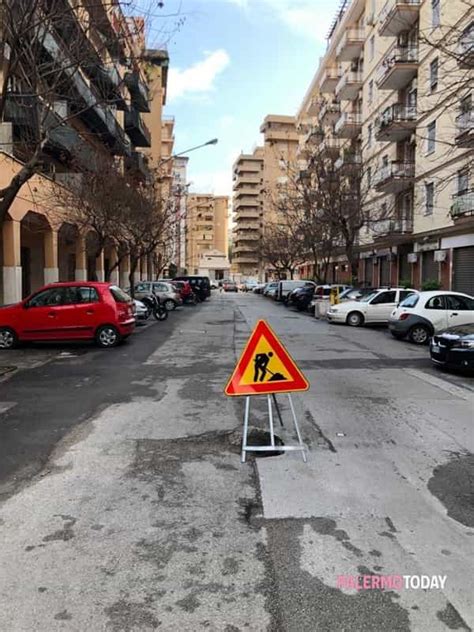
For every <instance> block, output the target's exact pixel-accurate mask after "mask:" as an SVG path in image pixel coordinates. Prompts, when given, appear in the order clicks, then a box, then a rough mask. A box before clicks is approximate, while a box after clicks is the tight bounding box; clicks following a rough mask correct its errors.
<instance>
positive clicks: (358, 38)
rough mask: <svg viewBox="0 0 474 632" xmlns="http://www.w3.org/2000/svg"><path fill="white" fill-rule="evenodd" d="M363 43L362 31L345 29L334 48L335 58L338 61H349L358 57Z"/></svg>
mask: <svg viewBox="0 0 474 632" xmlns="http://www.w3.org/2000/svg"><path fill="white" fill-rule="evenodd" d="M364 42H365V32H364V29H346V31H345V32H344V34H343V36H342V37H341V41H340V42H339V44H338V46H337V48H336V57H337V59H338V60H339V61H351V59H354V58H355V57H359V55H360V54H361V52H362V50H363V48H364Z"/></svg>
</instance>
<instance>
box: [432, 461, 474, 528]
mask: <svg viewBox="0 0 474 632" xmlns="http://www.w3.org/2000/svg"><path fill="white" fill-rule="evenodd" d="M473 479H474V454H470V453H467V454H456V455H455V456H454V458H453V459H451V461H448V462H447V463H445V464H444V465H438V467H435V469H434V470H433V476H432V477H431V478H430V480H429V481H428V489H429V490H430V492H431V493H432V494H433V496H436V498H437V499H438V500H439V501H440V502H442V503H443V505H444V506H445V507H446V510H447V512H448V516H449V517H450V518H452V519H453V520H456V521H457V522H460V523H461V524H463V525H466V527H474V502H473V501H474V492H473V489H472V481H473Z"/></svg>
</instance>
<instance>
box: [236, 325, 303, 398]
mask: <svg viewBox="0 0 474 632" xmlns="http://www.w3.org/2000/svg"><path fill="white" fill-rule="evenodd" d="M308 388H309V383H308V382H307V380H306V378H305V376H304V375H303V374H302V373H301V371H300V370H299V369H298V367H297V366H296V364H295V363H294V361H293V360H292V359H291V356H290V354H289V353H288V351H287V350H286V349H285V347H284V346H283V344H282V343H281V342H280V341H279V340H278V338H277V336H276V334H275V333H274V332H273V331H272V330H271V329H270V326H269V325H268V324H267V323H266V322H265V321H264V320H259V321H258V323H257V325H256V327H255V329H254V330H253V332H252V335H251V336H250V338H249V339H248V341H247V344H246V345H245V349H244V350H243V352H242V355H241V356H240V358H239V361H238V362H237V366H236V367H235V369H234V372H233V373H232V375H231V377H230V380H229V381H228V383H227V386H226V387H225V394H226V395H230V396H233V395H262V394H268V393H291V392H294V391H306V390H308Z"/></svg>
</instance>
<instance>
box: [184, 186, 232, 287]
mask: <svg viewBox="0 0 474 632" xmlns="http://www.w3.org/2000/svg"><path fill="white" fill-rule="evenodd" d="M228 226H229V198H228V197H227V196H224V195H223V196H214V195H211V194H207V193H195V194H191V195H189V197H188V201H187V210H186V269H187V271H188V274H203V275H206V276H209V277H210V278H211V279H216V280H220V279H224V278H227V277H228V276H229V270H230V263H229V260H228V249H229V243H228Z"/></svg>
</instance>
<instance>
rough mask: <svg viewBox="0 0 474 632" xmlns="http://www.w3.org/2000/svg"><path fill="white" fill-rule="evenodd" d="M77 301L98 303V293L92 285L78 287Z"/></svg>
mask: <svg viewBox="0 0 474 632" xmlns="http://www.w3.org/2000/svg"><path fill="white" fill-rule="evenodd" d="M77 302H78V303H98V302H99V295H98V294H97V290H96V289H95V288H94V287H79V288H77Z"/></svg>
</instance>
